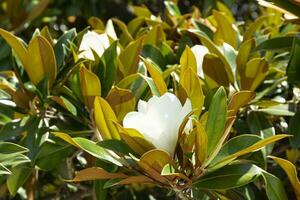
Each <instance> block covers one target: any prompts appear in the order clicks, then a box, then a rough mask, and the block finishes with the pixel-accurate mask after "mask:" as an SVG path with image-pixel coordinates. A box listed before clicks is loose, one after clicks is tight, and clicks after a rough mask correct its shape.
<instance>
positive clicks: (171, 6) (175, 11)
mask: <svg viewBox="0 0 300 200" xmlns="http://www.w3.org/2000/svg"><path fill="white" fill-rule="evenodd" d="M164 4H165V6H166V8H167V10H168V12H169V13H170V15H172V16H175V17H179V16H181V13H180V10H179V8H178V6H177V5H176V4H175V3H174V2H173V1H164Z"/></svg>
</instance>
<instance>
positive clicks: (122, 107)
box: [106, 87, 136, 121]
mask: <svg viewBox="0 0 300 200" xmlns="http://www.w3.org/2000/svg"><path fill="white" fill-rule="evenodd" d="M106 100H107V101H108V103H109V104H110V105H111V107H112V109H113V110H114V112H115V113H116V116H117V118H118V121H122V119H123V118H124V117H125V115H126V114H127V113H128V112H131V111H133V110H134V109H135V104H136V101H135V97H134V95H133V94H132V92H131V91H130V90H128V89H122V88H118V87H113V88H112V89H111V90H110V91H109V93H108V95H107V97H106Z"/></svg>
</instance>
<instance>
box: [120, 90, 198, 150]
mask: <svg viewBox="0 0 300 200" xmlns="http://www.w3.org/2000/svg"><path fill="white" fill-rule="evenodd" d="M191 111H192V106H191V102H190V100H189V99H187V101H186V102H185V104H184V106H182V105H181V103H180V101H179V99H178V98H177V97H176V96H175V95H174V94H172V93H165V94H164V95H162V96H160V97H157V96H153V97H152V98H150V99H149V101H148V102H145V101H142V100H141V101H139V103H138V112H130V113H128V114H127V115H126V116H125V118H124V120H123V126H124V127H125V128H134V129H136V130H138V131H139V132H140V133H141V134H143V135H144V137H145V138H146V139H147V140H149V141H150V142H152V144H153V145H154V146H155V147H156V148H158V149H161V150H164V151H166V152H168V153H169V154H170V155H173V154H174V151H175V148H176V144H177V140H178V131H179V128H180V125H181V123H182V122H183V120H184V118H185V117H186V116H187V115H188V114H189V113H190V112H191ZM186 127H187V128H186V129H187V132H188V131H189V130H190V125H187V126H186Z"/></svg>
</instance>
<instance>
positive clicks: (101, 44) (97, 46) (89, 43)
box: [78, 31, 110, 61]
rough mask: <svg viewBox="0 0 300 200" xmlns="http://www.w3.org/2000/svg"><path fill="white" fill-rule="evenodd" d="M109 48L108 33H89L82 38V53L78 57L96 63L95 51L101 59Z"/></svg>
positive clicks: (80, 50) (80, 49)
mask: <svg viewBox="0 0 300 200" xmlns="http://www.w3.org/2000/svg"><path fill="white" fill-rule="evenodd" d="M109 46H110V43H109V38H108V36H107V34H106V33H103V34H98V33H96V32H94V31H88V32H87V33H86V34H84V35H83V37H82V41H81V44H80V46H79V52H80V53H79V55H78V57H79V58H85V59H88V60H92V61H94V60H95V58H94V54H93V51H94V52H96V53H97V55H98V56H99V57H101V56H102V54H103V53H104V51H105V49H107V48H108V47H109ZM92 49H93V51H92Z"/></svg>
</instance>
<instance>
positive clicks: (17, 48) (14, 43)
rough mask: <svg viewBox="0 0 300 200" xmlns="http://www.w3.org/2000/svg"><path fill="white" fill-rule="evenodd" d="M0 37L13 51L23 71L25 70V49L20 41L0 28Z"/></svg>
mask: <svg viewBox="0 0 300 200" xmlns="http://www.w3.org/2000/svg"><path fill="white" fill-rule="evenodd" d="M0 35H1V37H2V38H3V39H4V40H5V41H6V42H7V43H8V44H9V46H10V47H11V48H12V49H13V50H14V52H15V53H16V55H17V56H18V58H19V59H20V61H21V63H22V64H23V66H24V68H25V70H27V49H26V47H25V46H24V45H23V43H22V41H21V39H19V38H17V37H16V36H14V35H13V34H11V33H10V32H8V31H6V30H4V29H2V28H0Z"/></svg>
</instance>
